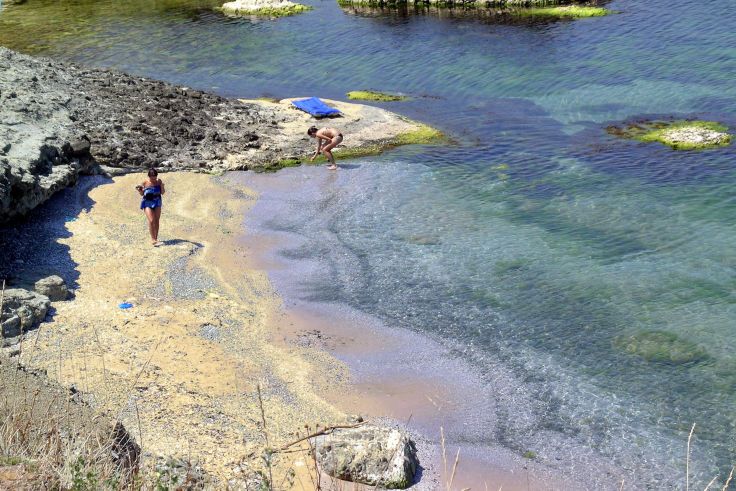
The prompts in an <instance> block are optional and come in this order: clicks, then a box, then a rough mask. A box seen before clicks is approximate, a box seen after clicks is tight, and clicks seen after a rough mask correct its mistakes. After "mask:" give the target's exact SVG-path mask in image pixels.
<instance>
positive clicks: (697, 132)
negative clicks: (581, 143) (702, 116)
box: [606, 120, 731, 150]
mask: <svg viewBox="0 0 736 491" xmlns="http://www.w3.org/2000/svg"><path fill="white" fill-rule="evenodd" d="M606 131H607V132H608V133H609V134H611V135H614V136H618V137H621V138H629V139H633V140H639V141H642V142H659V143H662V144H664V145H667V146H669V147H671V148H672V149H673V150H697V149H704V148H717V147H725V146H728V145H730V144H731V134H730V133H728V128H726V127H725V126H724V125H722V124H720V123H717V122H713V121H688V120H672V121H657V120H654V121H636V122H633V123H628V124H626V125H623V126H609V127H608V128H606Z"/></svg>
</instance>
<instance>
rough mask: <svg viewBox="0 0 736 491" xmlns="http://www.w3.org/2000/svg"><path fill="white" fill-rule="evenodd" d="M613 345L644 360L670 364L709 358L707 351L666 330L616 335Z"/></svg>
mask: <svg viewBox="0 0 736 491" xmlns="http://www.w3.org/2000/svg"><path fill="white" fill-rule="evenodd" d="M613 346H614V348H616V349H617V350H619V351H623V352H624V353H627V354H629V355H634V356H638V357H639V358H642V359H644V360H646V361H649V362H655V363H665V364H670V365H684V364H687V363H697V362H701V361H705V360H707V359H708V358H709V356H708V353H707V352H706V351H705V350H704V349H703V348H701V347H700V346H698V345H697V344H695V343H693V342H691V341H687V340H685V339H682V338H680V337H679V336H677V335H676V334H674V333H671V332H667V331H642V332H638V333H636V334H631V335H622V336H618V337H617V338H615V339H614V341H613Z"/></svg>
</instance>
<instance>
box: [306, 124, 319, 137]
mask: <svg viewBox="0 0 736 491" xmlns="http://www.w3.org/2000/svg"><path fill="white" fill-rule="evenodd" d="M315 133H317V127H316V126H310V127H309V129H308V130H307V135H309V136H312V135H314V134H315Z"/></svg>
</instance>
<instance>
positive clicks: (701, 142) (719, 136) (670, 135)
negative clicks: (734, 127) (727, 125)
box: [662, 126, 731, 146]
mask: <svg viewBox="0 0 736 491" xmlns="http://www.w3.org/2000/svg"><path fill="white" fill-rule="evenodd" d="M662 138H663V139H664V140H666V141H669V142H671V144H672V145H682V144H685V145H691V146H717V145H724V144H727V143H728V142H729V141H730V138H731V137H730V135H729V134H728V133H726V132H724V131H715V130H712V129H709V128H701V127H698V126H685V127H682V128H674V129H671V130H666V131H664V132H663V133H662Z"/></svg>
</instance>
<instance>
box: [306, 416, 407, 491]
mask: <svg viewBox="0 0 736 491" xmlns="http://www.w3.org/2000/svg"><path fill="white" fill-rule="evenodd" d="M316 452H317V462H318V464H319V466H320V468H321V469H322V471H324V472H325V473H327V474H329V475H330V476H332V477H335V478H337V479H342V480H345V481H352V482H356V483H361V484H367V485H369V486H378V487H382V488H387V489H404V488H407V487H409V486H410V485H411V484H412V482H413V480H414V473H415V472H416V468H417V465H418V464H419V461H418V460H417V456H416V447H415V445H414V442H413V441H412V440H411V439H410V438H409V435H408V434H407V433H406V432H404V431H402V430H399V429H395V428H386V427H379V426H374V425H365V426H360V427H358V428H347V429H339V430H335V431H334V432H333V433H332V434H331V435H329V436H326V437H323V438H320V439H318V440H317V444H316Z"/></svg>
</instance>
